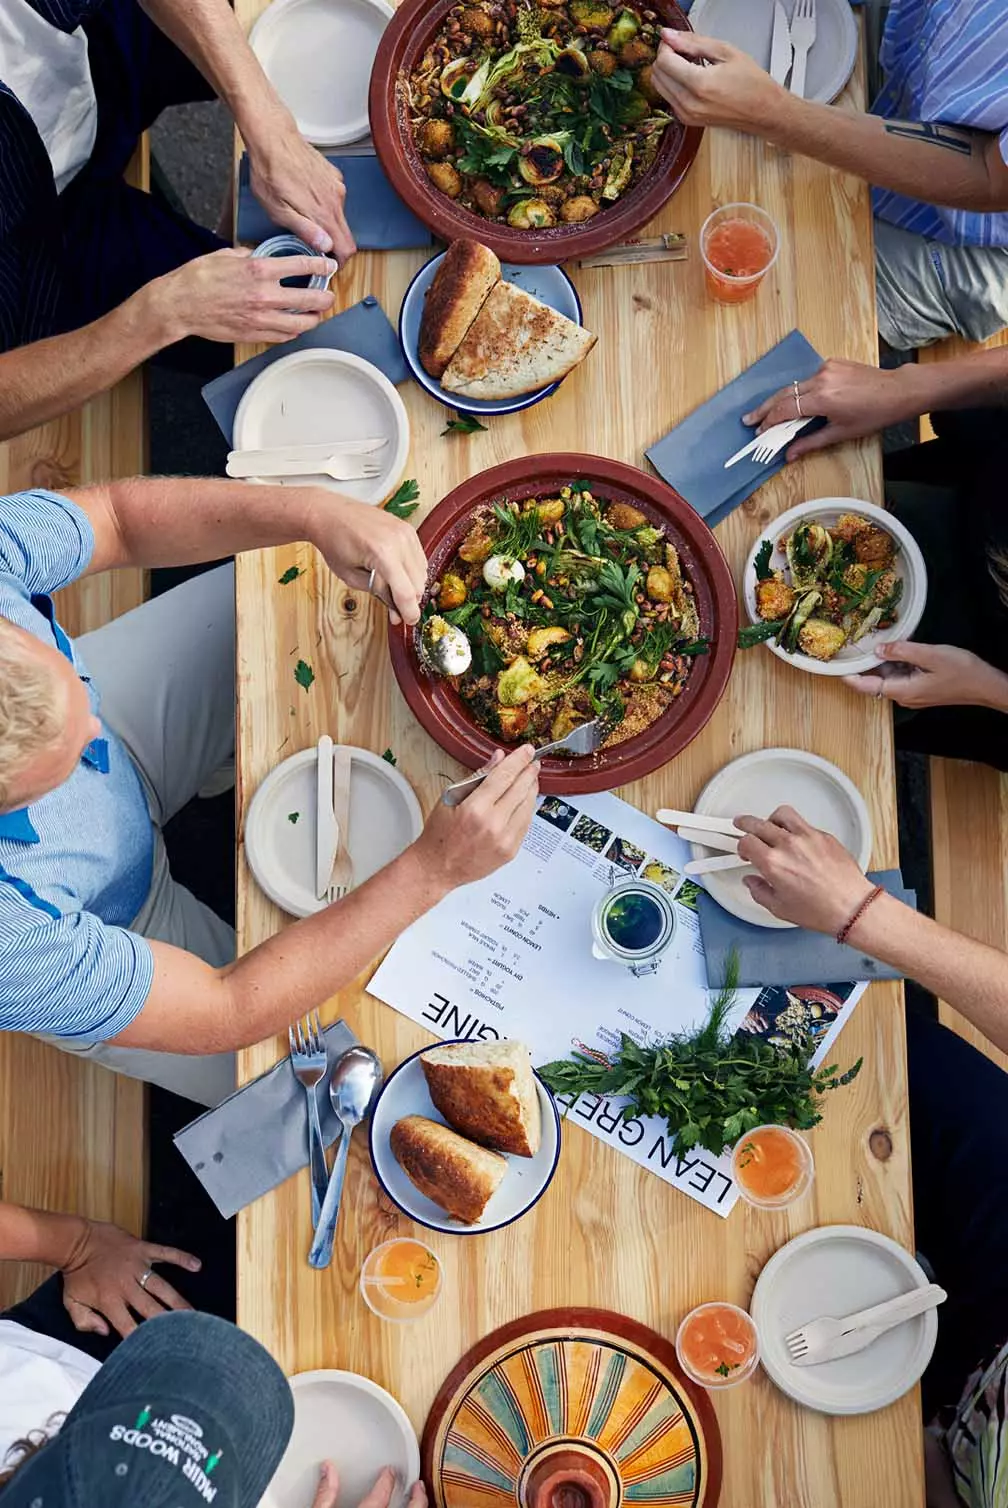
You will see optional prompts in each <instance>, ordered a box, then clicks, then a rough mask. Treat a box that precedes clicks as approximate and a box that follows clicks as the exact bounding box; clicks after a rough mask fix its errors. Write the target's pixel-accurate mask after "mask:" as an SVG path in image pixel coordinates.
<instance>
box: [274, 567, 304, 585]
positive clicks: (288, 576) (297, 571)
mask: <svg viewBox="0 0 1008 1508" xmlns="http://www.w3.org/2000/svg"><path fill="white" fill-rule="evenodd" d="M300 575H301V567H300V566H288V567H287V569H286V571H284V573H283V575H282V576H278V577H277V580H278V581H279V583H280V585H281V586H287V585H288V584H289V583H290V582H292V581H296V580H297V579H298V577H299V576H300Z"/></svg>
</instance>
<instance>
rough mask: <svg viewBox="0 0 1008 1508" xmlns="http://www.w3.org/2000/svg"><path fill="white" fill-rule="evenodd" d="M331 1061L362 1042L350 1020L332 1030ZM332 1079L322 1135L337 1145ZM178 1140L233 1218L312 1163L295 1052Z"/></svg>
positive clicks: (321, 1088)
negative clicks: (292, 1060)
mask: <svg viewBox="0 0 1008 1508" xmlns="http://www.w3.org/2000/svg"><path fill="white" fill-rule="evenodd" d="M324 1036H325V1040H326V1052H327V1054H328V1057H329V1067H330V1069H331V1068H332V1065H333V1063H335V1061H336V1059H337V1058H338V1057H339V1055H340V1054H341V1053H343V1052H345V1051H346V1049H347V1048H348V1047H352V1046H353V1045H354V1043H355V1042H356V1041H357V1038H356V1037H355V1036H354V1034H353V1032H352V1031H351V1030H350V1028H349V1027H348V1026H347V1024H346V1022H345V1021H335V1022H334V1023H333V1025H332V1026H327V1027H326V1029H325V1032H324ZM328 1085H329V1081H328V1078H326V1079H323V1080H322V1082H321V1084H319V1085H318V1088H317V1089H316V1091H315V1092H316V1094H317V1096H318V1107H319V1119H320V1121H321V1122H322V1140H323V1141H324V1142H325V1144H326V1146H327V1147H331V1146H332V1144H333V1142H334V1141H335V1140H336V1138H337V1137H338V1136H339V1134H340V1124H339V1121H338V1120H337V1119H336V1116H335V1113H334V1111H333V1108H332V1105H331V1104H330V1102H329V1087H328ZM174 1140H175V1145H176V1147H178V1149H179V1151H180V1152H181V1153H182V1156H183V1157H184V1158H185V1160H186V1162H187V1163H188V1164H189V1166H190V1167H191V1168H192V1170H193V1172H194V1173H195V1174H196V1177H197V1178H198V1179H199V1181H200V1183H201V1184H202V1185H203V1187H204V1188H205V1189H206V1191H207V1193H208V1194H209V1195H210V1198H211V1199H212V1200H213V1202H214V1204H215V1205H216V1206H217V1208H218V1209H219V1210H220V1212H221V1214H222V1215H223V1216H224V1218H225V1220H229V1219H230V1218H231V1216H232V1215H235V1214H237V1212H238V1211H239V1210H241V1209H244V1208H245V1206H246V1205H247V1204H252V1203H253V1202H254V1201H255V1200H256V1199H259V1198H261V1196H262V1195H263V1194H268V1193H269V1191H270V1189H275V1188H276V1186H277V1184H280V1183H283V1182H284V1181H285V1179H287V1178H289V1177H290V1176H291V1174H292V1173H296V1172H297V1171H298V1169H299V1168H306V1167H307V1166H308V1101H307V1099H306V1098H305V1092H304V1090H303V1089H302V1087H301V1085H300V1084H299V1083H298V1081H297V1079H296V1078H295V1077H294V1070H293V1068H292V1067H291V1065H290V1059H289V1058H281V1060H280V1062H279V1063H277V1064H276V1065H275V1067H273V1068H271V1069H270V1070H269V1072H268V1073H264V1074H262V1075H261V1077H260V1078H258V1079H253V1080H252V1082H251V1083H250V1084H246V1085H245V1086H244V1087H243V1088H241V1089H236V1090H235V1092H234V1094H231V1095H229V1096H228V1098H227V1099H226V1100H224V1101H223V1102H222V1103H221V1104H219V1105H217V1106H216V1107H215V1108H214V1109H213V1110H207V1111H206V1113H205V1114H204V1115H201V1116H199V1117H198V1118H197V1119H196V1120H194V1121H190V1122H189V1124H188V1126H183V1127H182V1130H181V1131H178V1132H176V1134H175V1138H174Z"/></svg>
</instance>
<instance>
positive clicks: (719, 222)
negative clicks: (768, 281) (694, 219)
mask: <svg viewBox="0 0 1008 1508" xmlns="http://www.w3.org/2000/svg"><path fill="white" fill-rule="evenodd" d="M779 250H780V236H779V235H778V233H777V226H776V225H775V224H774V222H773V220H772V219H771V218H770V216H769V215H768V214H767V212H766V210H765V209H760V207H759V205H758V204H725V205H723V206H722V207H721V209H716V210H715V211H714V213H713V214H712V215H708V216H707V219H706V220H705V221H704V223H703V225H702V226H701V228H700V255H701V256H702V257H703V264H704V272H705V274H706V277H707V292H708V293H709V294H710V296H711V298H716V299H717V300H718V301H719V302H720V303H722V304H743V303H745V301H746V299H750V298H754V297H755V295H756V289H757V288H758V287H759V285H760V283H761V282H762V281H763V279H764V278H765V277H766V275H767V273H768V272H769V271H770V268H771V267H772V266H773V264H774V263H775V262H776V260H777V253H778V251H779Z"/></svg>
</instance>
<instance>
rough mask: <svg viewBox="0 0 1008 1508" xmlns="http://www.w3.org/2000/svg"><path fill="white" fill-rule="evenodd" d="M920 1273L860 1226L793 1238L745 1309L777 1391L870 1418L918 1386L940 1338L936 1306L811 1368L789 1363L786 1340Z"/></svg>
mask: <svg viewBox="0 0 1008 1508" xmlns="http://www.w3.org/2000/svg"><path fill="white" fill-rule="evenodd" d="M928 1281H929V1279H928V1277H927V1274H926V1273H925V1272H924V1269H923V1268H922V1267H921V1266H920V1265H919V1263H917V1262H916V1261H915V1260H914V1258H913V1257H912V1256H911V1255H910V1253H909V1252H908V1251H904V1250H903V1248H902V1246H898V1245H897V1244H896V1242H895V1241H892V1240H890V1238H889V1237H888V1236H882V1235H879V1233H878V1232H877V1231H873V1230H864V1229H863V1228H862V1227H861V1226H859V1225H824V1226H821V1227H820V1228H819V1229H818V1230H810V1231H806V1232H805V1233H804V1235H801V1236H796V1237H795V1239H794V1240H793V1241H789V1242H788V1243H787V1245H786V1246H782V1247H781V1249H780V1251H778V1252H775V1253H774V1255H773V1256H772V1257H771V1258H770V1260H769V1262H768V1263H767V1265H766V1266H765V1267H764V1269H763V1271H762V1272H761V1273H760V1275H759V1278H758V1279H757V1282H756V1287H755V1289H754V1291H753V1296H752V1303H751V1304H750V1305H749V1312H750V1314H751V1315H752V1317H753V1319H754V1320H755V1321H756V1328H757V1330H758V1331H759V1338H760V1361H761V1363H762V1365H763V1368H764V1370H765V1371H766V1373H767V1375H768V1376H769V1377H770V1378H771V1379H772V1380H773V1381H774V1382H775V1383H776V1384H777V1386H778V1387H779V1388H780V1390H781V1392H782V1393H786V1394H787V1395H788V1397H789V1398H793V1399H794V1400H795V1402H796V1403H803V1404H804V1405H805V1407H806V1408H810V1409H817V1410H818V1411H819V1412H820V1413H822V1414H870V1413H873V1412H874V1411H875V1410H876V1409H884V1408H887V1407H888V1406H889V1404H890V1403H895V1401H896V1399H897V1398H902V1396H903V1394H904V1393H905V1392H906V1391H907V1389H908V1388H912V1387H913V1385H914V1383H915V1382H917V1381H918V1380H919V1379H920V1377H921V1375H922V1373H923V1371H924V1368H925V1367H926V1366H927V1364H928V1362H929V1361H930V1360H931V1353H932V1351H933V1350H934V1347H935V1339H936V1337H937V1335H938V1318H937V1315H936V1313H935V1311H934V1310H933V1309H929V1310H928V1311H927V1313H926V1314H921V1315H918V1316H917V1318H916V1319H912V1320H907V1322H906V1323H905V1324H903V1325H898V1326H897V1327H896V1328H895V1329H894V1330H890V1331H888V1332H887V1334H885V1335H880V1336H879V1337H878V1339H877V1340H874V1341H873V1342H872V1344H871V1345H870V1346H866V1348H865V1349H864V1350H863V1351H858V1352H856V1353H855V1354H854V1355H853V1356H842V1357H840V1358H839V1360H837V1361H827V1362H822V1363H819V1364H818V1365H816V1366H811V1367H796V1366H794V1365H793V1364H792V1362H791V1361H790V1359H789V1357H788V1354H787V1347H786V1346H785V1344H784V1337H785V1335H788V1334H790V1332H791V1331H792V1330H797V1329H798V1327H799V1325H804V1324H806V1323H807V1322H808V1321H809V1320H813V1319H818V1318H819V1317H820V1316H821V1315H829V1316H831V1317H833V1318H842V1316H843V1315H845V1314H853V1313H854V1312H855V1311H856V1310H858V1309H868V1308H870V1307H871V1305H872V1304H881V1303H882V1302H883V1301H884V1300H885V1299H894V1298H896V1297H897V1296H898V1295H899V1294H901V1293H910V1292H911V1291H912V1290H913V1289H914V1288H923V1287H926V1286H927V1283H928Z"/></svg>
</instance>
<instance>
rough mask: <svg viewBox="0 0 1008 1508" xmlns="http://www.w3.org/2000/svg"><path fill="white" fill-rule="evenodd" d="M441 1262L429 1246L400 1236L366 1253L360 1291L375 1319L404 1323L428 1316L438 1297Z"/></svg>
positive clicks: (440, 1282)
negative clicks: (375, 1316) (375, 1315)
mask: <svg viewBox="0 0 1008 1508" xmlns="http://www.w3.org/2000/svg"><path fill="white" fill-rule="evenodd" d="M441 1286H442V1272H441V1262H440V1260H439V1258H438V1257H436V1256H435V1254H434V1252H432V1251H431V1249H430V1247H429V1246H425V1245H424V1244H423V1242H422V1241H414V1240H413V1238H412V1237H411V1236H400V1237H398V1238H397V1239H396V1240H394V1241H383V1242H382V1244H381V1246H376V1247H375V1249H374V1251H371V1252H369V1253H368V1255H367V1256H366V1257H365V1259H364V1266H363V1267H362V1268H361V1275H360V1290H361V1294H362V1296H363V1298H364V1302H365V1304H367V1306H368V1308H369V1309H370V1310H371V1311H372V1313H374V1314H377V1316H378V1318H379V1319H384V1320H395V1321H397V1322H398V1323H400V1324H402V1323H406V1322H407V1321H410V1320H418V1319H422V1318H423V1316H424V1315H425V1314H429V1313H430V1311H431V1310H432V1309H433V1308H434V1305H435V1304H436V1303H437V1301H438V1299H439V1298H440V1296H441Z"/></svg>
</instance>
